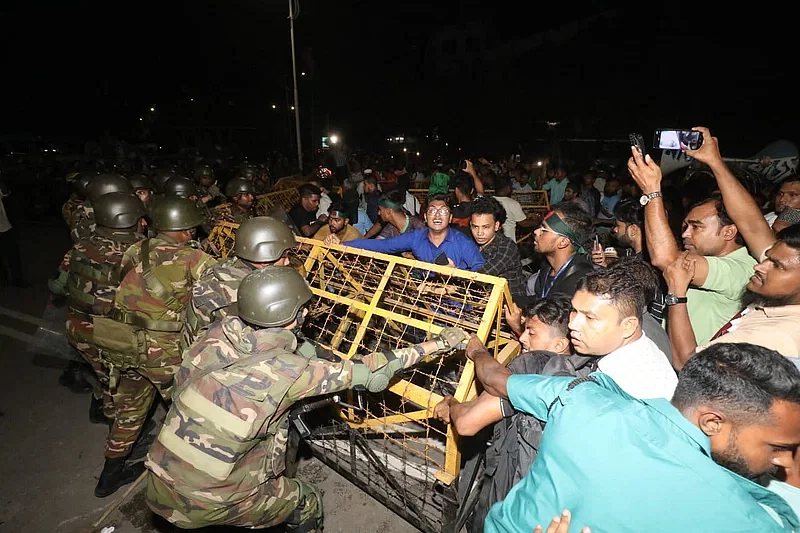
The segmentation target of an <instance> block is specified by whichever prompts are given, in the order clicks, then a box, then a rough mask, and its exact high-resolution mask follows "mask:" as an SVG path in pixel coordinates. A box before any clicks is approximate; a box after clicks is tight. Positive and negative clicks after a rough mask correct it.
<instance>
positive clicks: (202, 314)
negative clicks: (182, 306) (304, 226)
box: [183, 217, 297, 348]
mask: <svg viewBox="0 0 800 533" xmlns="http://www.w3.org/2000/svg"><path fill="white" fill-rule="evenodd" d="M296 245H297V242H296V241H295V238H294V233H292V230H290V229H289V226H287V225H286V224H284V223H283V222H281V221H280V220H277V219H275V218H272V217H255V218H251V219H250V220H246V221H245V222H244V223H243V224H242V225H241V226H239V229H237V230H236V243H235V245H234V248H233V253H234V255H233V256H232V257H229V258H227V259H224V260H222V261H220V262H219V263H217V264H216V265H214V266H213V267H212V268H210V269H209V270H208V271H207V272H206V274H205V275H204V276H203V277H202V278H200V280H199V281H198V282H197V283H195V284H194V285H193V286H192V299H191V302H190V304H189V307H188V308H187V310H186V327H185V328H184V330H183V333H184V344H183V346H184V348H187V347H189V346H190V345H191V344H192V343H194V341H195V340H196V339H197V338H198V337H200V336H201V335H202V334H203V333H204V332H205V331H206V330H207V329H208V327H209V326H210V325H211V323H212V322H214V321H216V320H220V319H222V318H225V317H226V316H228V308H229V307H230V306H231V305H232V304H233V303H235V302H236V292H237V290H238V289H239V283H240V282H241V281H242V279H243V278H244V277H245V276H246V275H247V274H249V273H250V272H253V271H254V270H256V269H257V268H263V267H265V266H269V265H276V266H286V265H288V264H289V258H288V257H287V254H288V251H289V250H290V249H292V248H294V247H295V246H296Z"/></svg>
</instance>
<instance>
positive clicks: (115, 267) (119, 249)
mask: <svg viewBox="0 0 800 533" xmlns="http://www.w3.org/2000/svg"><path fill="white" fill-rule="evenodd" d="M94 213H95V217H96V221H97V228H96V229H95V232H94V233H93V234H92V235H90V236H89V237H88V238H86V239H83V240H81V241H79V242H78V243H77V244H75V246H73V247H72V250H70V252H69V254H68V256H67V260H66V261H65V263H64V264H62V270H63V271H64V274H65V276H66V296H67V303H68V305H69V311H68V313H67V323H66V331H67V340H69V343H70V344H71V345H72V346H74V347H75V348H76V349H77V350H78V351H79V352H80V353H81V355H82V356H83V357H84V359H86V361H87V362H88V363H89V364H90V365H91V367H92V369H93V370H94V372H95V374H96V375H97V378H98V385H97V386H96V387H95V389H94V391H93V394H92V402H91V404H90V407H89V420H91V421H92V422H93V423H110V422H111V420H113V419H114V404H113V402H112V400H111V394H110V392H109V390H108V374H107V372H106V369H105V367H104V366H103V364H102V361H101V360H100V354H99V353H98V351H97V348H96V347H95V345H94V340H93V332H94V318H95V317H97V316H108V315H109V312H110V310H111V306H112V304H113V302H114V296H115V295H116V292H117V287H118V286H119V283H120V281H121V278H120V269H119V265H120V262H121V261H122V255H123V254H124V253H125V250H127V249H128V248H129V247H130V246H131V245H133V244H134V243H136V242H137V241H139V240H141V239H142V238H143V237H144V236H143V232H144V227H145V222H144V215H145V208H144V205H142V202H141V201H140V200H139V199H138V198H137V197H136V196H134V195H132V194H126V193H122V192H114V193H110V194H106V195H103V196H101V197H100V198H98V199H97V200H96V201H95V203H94Z"/></svg>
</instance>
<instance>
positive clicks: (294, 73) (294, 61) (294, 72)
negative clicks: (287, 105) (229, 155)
mask: <svg viewBox="0 0 800 533" xmlns="http://www.w3.org/2000/svg"><path fill="white" fill-rule="evenodd" d="M295 1H296V0H289V38H290V40H291V42H292V81H293V82H294V107H295V108H297V111H296V112H295V114H294V129H295V135H296V136H297V166H298V167H299V168H300V174H302V173H303V147H302V145H301V143H300V96H299V95H298V94H297V59H296V58H295V57H296V56H295V52H294V17H295V14H294V3H295ZM298 7H299V5H298ZM300 75H301V76H305V72H302V73H301V74H300Z"/></svg>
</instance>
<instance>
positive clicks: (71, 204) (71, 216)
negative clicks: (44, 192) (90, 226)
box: [61, 172, 97, 230]
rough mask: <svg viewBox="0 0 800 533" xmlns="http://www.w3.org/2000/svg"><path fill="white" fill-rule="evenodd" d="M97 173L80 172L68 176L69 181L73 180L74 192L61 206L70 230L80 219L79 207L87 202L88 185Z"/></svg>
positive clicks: (62, 214)
mask: <svg viewBox="0 0 800 533" xmlns="http://www.w3.org/2000/svg"><path fill="white" fill-rule="evenodd" d="M96 175H97V173H96V172H78V173H76V174H74V175H71V176H68V177H67V181H71V182H72V193H71V194H70V196H69V199H68V200H67V201H66V202H65V203H64V205H63V206H62V207H61V216H63V217H64V222H66V223H67V226H69V228H70V230H71V229H72V228H73V227H75V225H76V223H77V221H78V220H79V218H78V215H77V212H78V209H80V207H81V205H83V204H84V203H86V186H87V185H88V184H89V181H90V180H91V179H92V178H93V177H94V176H96Z"/></svg>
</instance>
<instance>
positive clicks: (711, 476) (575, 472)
mask: <svg viewBox="0 0 800 533" xmlns="http://www.w3.org/2000/svg"><path fill="white" fill-rule="evenodd" d="M591 377H592V378H593V380H594V381H595V382H591V381H590V382H587V383H581V384H579V385H577V386H574V387H572V389H571V390H570V389H569V388H568V387H569V385H570V384H571V383H572V382H573V381H574V378H572V377H547V376H539V375H535V374H525V375H522V374H515V375H512V376H510V377H509V378H508V385H507V388H508V398H509V400H511V403H512V404H513V405H514V407H515V408H516V409H518V410H520V411H523V412H526V413H529V414H531V415H533V416H535V417H536V418H538V419H540V420H543V421H545V422H546V423H547V426H546V428H545V431H544V434H543V436H542V441H541V444H540V446H539V454H538V456H537V457H536V461H535V462H534V463H533V466H532V467H531V469H530V471H529V473H528V475H527V476H526V477H525V478H523V479H522V481H520V482H519V483H518V484H517V485H516V486H515V487H514V488H513V489H512V490H511V492H510V493H509V494H508V496H507V497H506V498H505V500H503V501H502V502H500V503H497V504H495V505H494V506H493V507H492V509H491V510H490V511H489V515H488V516H487V518H486V522H485V525H484V531H486V533H501V532H502V533H511V532H513V533H530V532H531V531H533V529H534V527H536V526H537V525H538V524H543V525H545V526H546V525H547V524H549V523H550V520H551V519H552V518H553V517H554V516H559V515H560V514H561V511H562V510H563V509H569V510H570V511H571V512H572V523H573V524H576V525H577V527H583V526H584V525H586V526H589V527H591V528H592V531H597V532H601V533H623V532H625V533H628V532H630V533H634V532H636V533H639V532H645V531H646V532H647V533H675V532H676V531H686V532H701V531H702V532H706V531H708V532H711V531H713V532H714V533H727V532H730V533H732V532H736V533H752V532H756V531H757V532H759V533H777V532H781V531H792V527H796V526H797V524H798V522H797V516H796V515H795V514H794V512H793V511H792V510H791V509H790V508H789V506H787V505H786V503H785V502H784V501H783V500H782V499H780V498H778V497H776V496H775V495H774V494H773V493H771V492H770V491H768V490H767V489H765V488H764V487H761V486H760V485H757V484H755V483H753V482H752V481H749V480H747V479H745V478H743V477H741V476H738V475H736V474H734V473H732V472H730V471H729V470H726V469H725V468H723V467H721V466H719V465H717V464H716V463H715V462H714V461H713V460H712V459H711V443H710V441H709V439H708V437H707V436H706V435H705V434H703V432H701V431H700V429H698V428H697V426H695V425H694V424H692V423H691V422H689V420H687V419H686V418H685V417H684V416H683V415H682V414H681V413H680V412H679V411H678V410H677V409H676V408H675V407H673V406H672V404H670V403H669V402H668V401H667V400H664V399H662V398H656V399H652V400H636V399H634V398H632V397H631V396H629V395H628V394H626V393H625V392H623V391H622V389H620V388H619V386H618V385H617V384H616V383H615V382H614V380H613V379H611V378H610V377H609V376H607V375H605V374H602V373H595V374H591ZM761 504H764V505H767V506H769V507H771V508H773V509H774V510H775V512H776V513H777V514H778V515H779V516H780V517H781V519H782V520H783V521H784V522H785V523H788V524H789V526H786V527H782V526H781V525H779V524H778V523H777V522H776V521H775V520H774V519H773V518H771V517H770V515H769V514H768V513H767V511H765V510H764V508H763V507H762V506H761Z"/></svg>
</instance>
